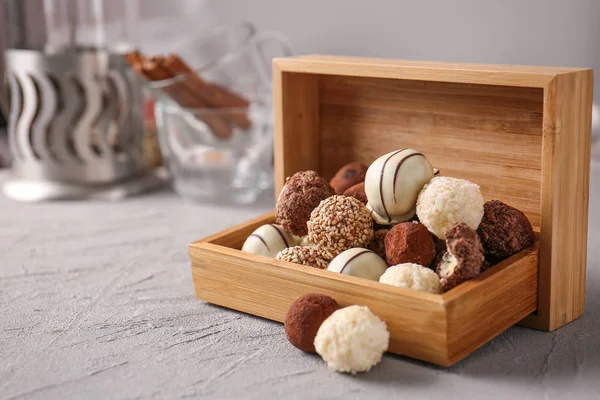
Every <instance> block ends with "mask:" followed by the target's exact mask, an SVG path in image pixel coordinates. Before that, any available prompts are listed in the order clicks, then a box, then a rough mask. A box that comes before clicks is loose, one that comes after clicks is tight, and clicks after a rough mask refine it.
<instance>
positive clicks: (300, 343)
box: [284, 293, 340, 353]
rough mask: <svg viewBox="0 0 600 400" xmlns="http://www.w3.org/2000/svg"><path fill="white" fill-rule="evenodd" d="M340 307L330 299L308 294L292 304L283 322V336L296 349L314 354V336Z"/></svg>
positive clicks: (316, 294) (320, 295) (322, 295)
mask: <svg viewBox="0 0 600 400" xmlns="http://www.w3.org/2000/svg"><path fill="white" fill-rule="evenodd" d="M339 309H340V305H339V304H338V303H337V301H335V299H333V298H332V297H329V296H326V295H324V294H318V293H309V294H305V295H304V296H301V297H299V298H298V299H296V301H294V302H293V303H292V305H291V306H290V309H289V310H288V312H287V314H286V316H285V321H284V327H285V335H286V336H287V339H288V340H289V342H290V343H291V344H292V345H293V346H294V347H296V348H298V349H300V350H302V351H306V352H309V353H314V352H315V345H314V341H315V336H316V335H317V331H318V330H319V328H320V327H321V324H322V323H323V321H325V320H326V319H327V318H328V317H329V316H330V315H331V314H333V313H334V312H335V311H336V310H339Z"/></svg>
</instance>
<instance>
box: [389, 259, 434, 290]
mask: <svg viewBox="0 0 600 400" xmlns="http://www.w3.org/2000/svg"><path fill="white" fill-rule="evenodd" d="M379 282H380V283H385V284H386V285H392V286H397V287H401V288H406V289H412V290H418V291H421V292H429V293H441V292H442V287H441V285H440V278H439V276H437V274H436V273H435V272H433V271H432V270H430V269H429V268H425V267H424V266H422V265H419V264H413V263H404V264H399V265H394V266H392V267H389V268H388V269H387V270H386V271H385V272H384V273H383V275H381V277H380V278H379Z"/></svg>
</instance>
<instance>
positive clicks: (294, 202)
mask: <svg viewBox="0 0 600 400" xmlns="http://www.w3.org/2000/svg"><path fill="white" fill-rule="evenodd" d="M333 194H334V191H333V188H332V187H331V186H329V183H327V181H326V180H325V179H323V178H321V177H320V176H319V174H317V173H316V172H315V171H304V172H297V173H295V174H294V175H293V176H292V177H291V178H289V179H288V181H287V182H286V184H285V186H284V187H283V190H282V191H281V193H280V195H279V199H278V200H277V214H276V216H277V224H279V225H281V226H282V227H283V229H285V230H286V231H288V232H290V233H292V234H294V235H296V236H305V235H306V233H307V232H308V230H307V228H306V221H308V219H309V218H310V213H311V212H312V211H313V210H314V209H315V207H316V206H318V205H319V203H320V202H321V200H323V199H326V198H328V197H329V196H332V195H333Z"/></svg>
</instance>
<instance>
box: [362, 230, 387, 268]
mask: <svg viewBox="0 0 600 400" xmlns="http://www.w3.org/2000/svg"><path fill="white" fill-rule="evenodd" d="M389 231H390V230H389V229H377V230H376V231H375V232H373V239H371V241H370V242H369V244H368V245H367V249H369V250H371V251H372V252H374V253H375V254H377V255H378V256H379V257H381V258H383V259H384V260H387V257H386V255H385V235H387V233H388V232H389Z"/></svg>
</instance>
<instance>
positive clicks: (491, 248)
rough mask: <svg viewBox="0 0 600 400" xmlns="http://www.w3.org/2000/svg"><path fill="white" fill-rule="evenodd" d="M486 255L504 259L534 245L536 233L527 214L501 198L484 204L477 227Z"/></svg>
mask: <svg viewBox="0 0 600 400" xmlns="http://www.w3.org/2000/svg"><path fill="white" fill-rule="evenodd" d="M477 233H478V234H479V238H480V239H481V244H482V245H483V250H484V251H485V254H486V255H490V256H492V257H494V258H498V259H502V258H506V257H508V256H511V255H513V254H515V253H518V252H519V251H521V250H523V249H526V248H527V247H529V246H531V245H533V242H534V241H535V234H534V233H533V228H532V227H531V223H530V222H529V219H528V218H527V216H525V214H523V213H522V212H521V211H519V210H517V209H516V208H514V207H511V206H509V205H508V204H505V203H503V202H501V201H499V200H492V201H488V202H487V203H485V204H484V205H483V218H482V219H481V223H480V224H479V227H478V228H477Z"/></svg>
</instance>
